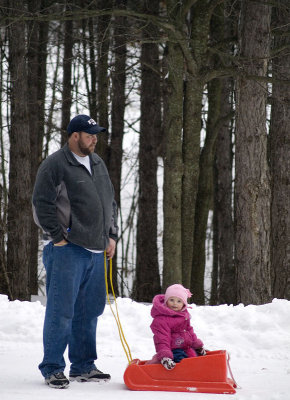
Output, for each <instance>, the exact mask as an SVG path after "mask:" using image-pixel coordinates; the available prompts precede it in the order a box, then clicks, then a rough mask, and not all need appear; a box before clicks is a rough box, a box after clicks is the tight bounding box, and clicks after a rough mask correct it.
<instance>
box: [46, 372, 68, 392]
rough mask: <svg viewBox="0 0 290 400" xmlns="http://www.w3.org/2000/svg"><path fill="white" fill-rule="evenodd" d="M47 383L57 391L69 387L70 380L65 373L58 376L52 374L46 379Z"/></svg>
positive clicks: (57, 374)
mask: <svg viewBox="0 0 290 400" xmlns="http://www.w3.org/2000/svg"><path fill="white" fill-rule="evenodd" d="M45 383H46V384H47V385H48V386H50V387H52V388H55V389H64V388H66V387H68V385H69V380H68V379H67V378H66V376H65V375H64V373H63V372H57V373H56V374H52V375H50V376H49V377H48V378H45Z"/></svg>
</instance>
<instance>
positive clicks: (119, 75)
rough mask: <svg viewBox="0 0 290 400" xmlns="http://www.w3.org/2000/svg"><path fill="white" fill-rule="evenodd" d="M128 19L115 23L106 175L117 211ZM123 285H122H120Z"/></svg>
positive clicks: (115, 277)
mask: <svg viewBox="0 0 290 400" xmlns="http://www.w3.org/2000/svg"><path fill="white" fill-rule="evenodd" d="M116 7H117V8H120V9H125V8H126V0H118V1H117V2H116ZM126 24H127V18H126V17H116V18H115V20H114V46H113V52H114V58H115V59H114V69H113V71H112V114H111V123H112V133H111V141H110V147H109V162H108V164H109V165H108V167H109V173H110V178H111V181H112V184H113V186H114V190H115V200H116V202H117V205H118V209H119V210H120V208H121V173H122V157H123V136H124V114H125V105H126V97H125V84H126V52H127V45H126V36H125V32H126V30H127V26H126ZM117 258H118V252H117V251H116V254H115V257H114V258H113V285H114V288H115V292H116V294H119V289H118V273H117V272H118V271H117ZM121 284H122V282H121Z"/></svg>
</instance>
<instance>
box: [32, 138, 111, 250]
mask: <svg viewBox="0 0 290 400" xmlns="http://www.w3.org/2000/svg"><path fill="white" fill-rule="evenodd" d="M89 157H90V163H91V171H92V174H90V173H89V171H88V170H87V169H86V167H84V166H83V165H82V164H80V163H79V162H78V161H77V160H76V158H75V157H74V155H73V154H72V153H71V151H70V150H69V147H68V145H67V144H66V145H65V146H64V147H62V148H61V149H60V150H58V151H56V152H55V153H53V154H52V155H50V156H49V157H47V159H46V160H44V161H43V162H42V164H41V165H40V167H39V170H38V173H37V177H36V181H35V186H34V191H33V197H32V208H33V216H34V220H35V222H36V224H37V225H38V226H39V227H40V228H41V229H42V230H43V233H44V237H45V238H47V239H50V240H52V241H53V242H54V243H57V242H60V241H61V240H62V239H66V240H68V241H69V242H72V243H74V244H76V245H78V246H82V247H85V248H88V249H91V250H105V249H106V247H107V245H108V243H109V237H111V238H113V239H114V240H117V235H118V226H117V205H116V202H115V201H114V189H113V186H112V183H111V180H110V178H109V174H108V171H107V168H106V166H105V163H104V162H103V160H102V159H101V158H100V157H99V156H98V155H97V154H96V153H92V154H90V156H89Z"/></svg>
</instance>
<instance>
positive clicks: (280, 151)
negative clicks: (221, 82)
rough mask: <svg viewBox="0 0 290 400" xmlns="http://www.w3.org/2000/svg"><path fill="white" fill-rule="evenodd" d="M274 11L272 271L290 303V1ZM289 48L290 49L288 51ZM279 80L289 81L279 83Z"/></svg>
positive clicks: (280, 294)
mask: <svg viewBox="0 0 290 400" xmlns="http://www.w3.org/2000/svg"><path fill="white" fill-rule="evenodd" d="M280 3H281V6H282V5H284V6H285V7H284V8H276V9H275V12H274V18H273V20H274V21H273V22H274V26H275V28H276V29H275V35H276V36H275V41H274V44H275V48H278V49H283V48H285V50H284V51H282V52H281V53H280V54H279V56H278V57H277V58H274V60H273V64H272V70H273V78H274V82H273V96H272V97H273V98H272V115H271V129H270V139H271V140H270V158H271V176H272V209H271V220H272V230H271V266H272V269H271V272H272V289H273V296H274V297H277V298H282V299H287V300H290V242H289V238H290V218H289V210H290V185H289V171H290V135H289V132H290V107H289V100H290V87H289V80H290V54H289V46H290V37H289V29H287V27H288V25H287V24H288V23H289V17H290V13H289V9H288V11H287V9H286V7H287V5H288V1H281V2H280ZM287 46H288V49H287ZM279 79H283V80H285V81H288V82H286V83H282V82H279V81H278V80H279Z"/></svg>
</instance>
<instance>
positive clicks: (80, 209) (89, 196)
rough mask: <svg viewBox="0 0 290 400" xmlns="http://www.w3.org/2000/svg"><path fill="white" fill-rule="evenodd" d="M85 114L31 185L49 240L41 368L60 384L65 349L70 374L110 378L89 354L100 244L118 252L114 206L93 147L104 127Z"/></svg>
mask: <svg viewBox="0 0 290 400" xmlns="http://www.w3.org/2000/svg"><path fill="white" fill-rule="evenodd" d="M105 130H106V129H105V128H102V127H100V126H99V125H98V124H97V123H96V122H95V121H94V120H93V119H92V118H91V117H89V116H88V115H77V116H76V117H74V118H73V119H72V120H71V121H70V123H69V125H68V128H67V132H68V143H67V144H66V145H65V146H64V147H63V148H61V149H60V150H58V151H56V152H55V153H53V154H52V155H50V156H49V157H48V158H47V159H46V160H45V161H43V163H42V164H41V166H40V167H39V171H38V174H37V177H36V182H35V187H34V192H33V214H34V219H35V222H36V223H37V225H38V226H39V227H41V228H42V230H43V233H44V238H46V239H48V240H49V243H48V244H47V245H46V246H45V247H44V250H43V263H44V266H45V269H46V291H47V305H46V313H45V321H44V328H43V344H44V357H43V361H42V363H41V364H40V365H39V369H40V371H41V373H42V375H43V376H44V378H45V382H46V384H48V385H49V386H50V387H53V388H64V387H67V386H68V385H69V380H68V379H67V378H66V376H65V375H64V373H63V371H64V369H65V361H64V357H63V354H64V351H65V349H66V347H67V346H68V356H69V360H70V362H71V367H70V373H69V378H70V380H71V381H72V380H76V381H80V382H85V381H108V380H110V378H111V377H110V375H109V374H104V373H103V372H101V371H99V370H98V369H97V368H96V366H95V364H94V361H95V360H96V359H97V353H96V327H97V320H98V317H99V316H100V315H101V314H102V313H103V311H104V307H105V303H106V290H105V280H104V250H106V255H107V258H112V257H113V256H114V253H115V247H116V240H117V233H118V227H117V207H116V203H115V201H114V190H113V187H112V184H111V181H110V178H109V175H108V171H107V168H106V166H105V164H104V162H103V161H102V159H101V158H100V157H99V156H98V155H97V154H96V153H94V149H95V146H96V143H97V134H98V133H99V132H103V131H105Z"/></svg>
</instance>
